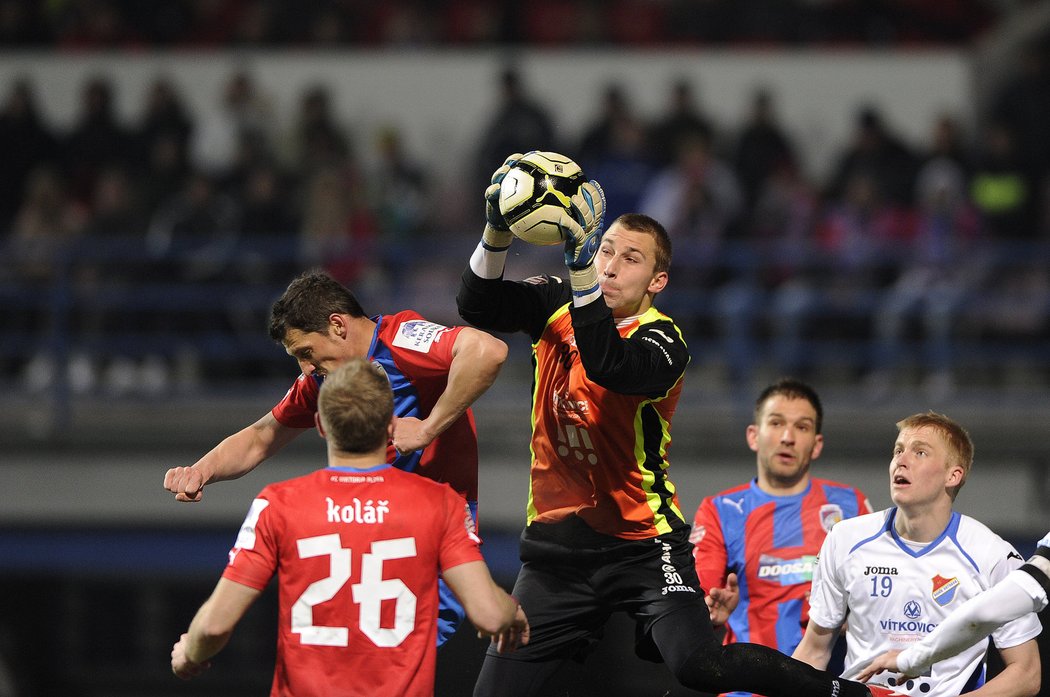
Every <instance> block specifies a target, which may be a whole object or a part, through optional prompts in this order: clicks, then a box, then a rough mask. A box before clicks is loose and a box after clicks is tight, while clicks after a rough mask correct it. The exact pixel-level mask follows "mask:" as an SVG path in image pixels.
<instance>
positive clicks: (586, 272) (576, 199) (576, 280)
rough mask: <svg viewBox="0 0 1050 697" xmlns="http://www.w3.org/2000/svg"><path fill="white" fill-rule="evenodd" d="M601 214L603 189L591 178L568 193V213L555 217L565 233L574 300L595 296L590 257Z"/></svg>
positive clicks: (595, 278)
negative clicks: (570, 195)
mask: <svg viewBox="0 0 1050 697" xmlns="http://www.w3.org/2000/svg"><path fill="white" fill-rule="evenodd" d="M604 218H605V192H604V191H602V187H601V185H600V184H598V182H596V181H595V180H593V179H592V180H590V181H587V182H584V183H583V184H581V185H580V188H579V190H578V191H577V192H576V194H575V195H574V196H573V197H572V215H571V216H570V215H568V214H565V215H563V216H562V219H561V220H560V221H558V227H560V228H561V231H562V235H563V236H564V237H565V266H566V267H568V269H569V282H570V284H571V285H572V291H573V296H574V297H575V299H576V300H577V301H579V302H578V303H577V304H585V303H587V302H590V301H591V300H593V299H595V298H596V297H598V295H599V294H600V291H599V290H598V272H597V270H596V269H595V268H594V257H595V255H596V254H597V253H598V247H599V246H600V245H601V242H602V224H603V222H604Z"/></svg>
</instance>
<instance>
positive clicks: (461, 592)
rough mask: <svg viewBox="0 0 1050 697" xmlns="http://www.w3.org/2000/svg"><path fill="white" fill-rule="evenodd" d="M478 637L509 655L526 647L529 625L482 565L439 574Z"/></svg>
mask: <svg viewBox="0 0 1050 697" xmlns="http://www.w3.org/2000/svg"><path fill="white" fill-rule="evenodd" d="M441 575H442V577H443V578H444V579H445V583H447V584H448V587H449V588H451V589H452V592H453V593H455V594H456V597H457V598H458V599H459V602H461V603H463V609H464V610H466V611H467V617H469V618H470V621H471V622H472V623H473V624H474V627H475V628H476V629H477V630H478V636H479V637H486V636H487V637H491V638H492V640H493V641H494V642H496V650H497V651H499V652H500V653H509V652H511V651H513V650H514V649H516V648H517V647H518V646H519V645H522V644H527V643H529V621H528V619H527V618H526V617H525V612H524V611H523V610H522V609H521V606H520V605H518V602H517V601H516V600H515V599H514V598H512V597H511V596H510V595H508V594H507V592H506V591H504V590H503V589H502V588H500V587H499V586H498V585H496V582H495V581H493V580H492V575H491V574H490V573H489V569H488V567H487V566H485V562H483V561H471V562H467V563H465V564H459V565H458V566H453V567H451V568H449V569H445V570H444V571H443V572H442V574H441Z"/></svg>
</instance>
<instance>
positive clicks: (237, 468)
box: [164, 413, 304, 501]
mask: <svg viewBox="0 0 1050 697" xmlns="http://www.w3.org/2000/svg"><path fill="white" fill-rule="evenodd" d="M303 430H304V429H299V428H289V427H287V426H283V425H282V424H281V423H280V422H278V421H277V419H275V418H274V417H273V414H270V413H267V414H266V416H264V417H263V418H261V419H259V420H258V421H256V422H255V423H254V424H252V425H251V426H248V427H246V428H243V429H241V430H240V431H238V432H237V433H234V434H233V435H230V436H227V437H226V438H224V439H223V440H222V442H220V443H219V444H218V445H216V446H215V447H214V448H212V449H211V450H210V451H208V452H207V453H206V454H205V455H204V456H203V457H202V458H201V459H199V460H198V461H197V462H195V463H194V464H193V465H192V466H190V467H173V468H171V469H169V470H168V471H167V473H165V475H164V488H165V489H167V490H168V491H170V492H171V493H173V494H175V499H176V500H177V501H200V500H201V497H202V492H203V488H204V486H205V485H206V484H210V483H211V482H220V481H225V480H228V479H237V478H238V477H242V476H244V475H245V474H247V473H248V472H251V471H252V470H253V469H255V468H256V467H257V466H258V465H259V463H261V462H262V461H263V460H265V459H266V458H268V457H270V455H272V454H273V453H275V452H277V451H278V450H280V449H281V448H282V447H284V446H285V445H286V444H287V443H288V442H289V441H291V440H292V439H293V438H295V437H296V436H297V435H299V433H301V432H302V431H303Z"/></svg>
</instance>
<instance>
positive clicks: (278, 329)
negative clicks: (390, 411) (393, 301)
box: [270, 270, 365, 343]
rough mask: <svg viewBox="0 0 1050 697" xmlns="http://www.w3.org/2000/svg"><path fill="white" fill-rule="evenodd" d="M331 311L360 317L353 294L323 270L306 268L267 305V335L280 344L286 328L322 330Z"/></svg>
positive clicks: (282, 341)
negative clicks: (270, 305) (268, 321)
mask: <svg viewBox="0 0 1050 697" xmlns="http://www.w3.org/2000/svg"><path fill="white" fill-rule="evenodd" d="M333 314H342V315H350V316H351V317H364V316H365V311H364V310H363V309H362V308H361V303H359V302H358V301H357V298H356V297H354V294H353V293H351V292H350V290H349V289H348V288H347V287H346V286H344V285H343V284H342V283H340V282H339V281H337V280H335V279H334V278H332V277H331V276H329V275H328V274H326V273H325V272H323V271H316V270H313V271H307V272H306V273H303V274H301V275H299V276H298V277H297V278H296V279H295V280H293V281H292V282H291V283H289V284H288V288H286V289H285V291H284V293H282V294H281V297H279V298H277V300H276V301H275V302H274V304H273V307H272V308H270V338H271V339H273V340H274V341H276V342H277V343H284V339H285V336H286V335H287V334H288V330H290V329H298V330H299V331H301V332H304V333H310V332H323V331H325V328H326V327H328V318H329V317H331V316H332V315H333Z"/></svg>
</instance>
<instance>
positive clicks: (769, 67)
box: [0, 49, 974, 181]
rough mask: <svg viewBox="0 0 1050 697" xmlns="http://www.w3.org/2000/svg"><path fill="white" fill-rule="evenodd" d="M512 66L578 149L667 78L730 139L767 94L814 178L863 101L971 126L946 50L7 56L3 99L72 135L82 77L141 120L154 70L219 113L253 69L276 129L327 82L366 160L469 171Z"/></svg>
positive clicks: (0, 67)
mask: <svg viewBox="0 0 1050 697" xmlns="http://www.w3.org/2000/svg"><path fill="white" fill-rule="evenodd" d="M511 63H513V64H514V65H516V66H517V67H518V68H519V69H520V71H521V73H522V75H523V77H524V78H525V84H526V86H527V88H528V90H529V91H530V92H531V93H532V94H533V95H534V96H535V97H536V98H537V99H538V101H539V102H540V103H542V104H544V105H545V106H547V107H548V108H549V110H550V113H551V115H552V117H553V118H554V120H555V124H556V126H557V127H558V129H559V130H560V132H561V133H562V134H563V135H564V137H565V138H568V139H569V140H570V141H571V140H572V139H574V138H576V137H578V136H579V135H580V133H581V132H582V130H583V129H584V128H585V127H586V126H587V125H588V124H590V123H591V122H592V120H593V119H594V118H595V117H596V114H597V111H598V108H599V105H600V102H601V97H602V93H603V91H604V89H605V87H606V86H607V85H608V84H610V83H614V82H615V83H617V84H619V85H621V86H622V87H623V88H624V89H625V91H626V93H627V94H628V95H629V97H630V98H631V100H632V102H633V104H634V108H635V109H636V111H637V113H638V115H640V116H642V117H644V118H654V117H656V116H658V115H660V114H661V113H663V112H664V110H665V108H666V106H667V104H668V95H669V91H670V86H671V84H672V83H673V82H674V81H675V80H677V79H678V78H685V79H687V80H688V81H690V82H691V83H692V85H693V86H694V91H695V92H696V94H697V95H698V97H699V102H700V104H701V106H702V108H703V109H704V110H705V111H706V112H707V113H708V114H709V115H710V116H711V117H712V118H713V119H714V120H715V122H716V125H717V126H718V127H719V128H720V130H721V131H722V132H723V133H733V132H734V131H735V130H736V127H737V126H738V124H740V122H741V121H742V119H743V117H744V115H745V114H746V113H747V109H748V105H749V101H750V96H751V93H752V92H753V90H754V89H755V88H756V87H757V86H760V85H763V86H770V87H771V88H772V89H773V91H774V94H775V96H776V100H777V105H778V111H779V113H780V115H781V117H782V120H783V122H784V123H785V125H786V127H787V128H788V131H789V133H790V134H791V136H792V137H793V138H794V139H795V141H796V142H797V143H798V145H799V150H800V152H801V154H802V156H803V158H804V163H805V165H806V167H807V169H808V170H809V174H810V175H812V176H815V177H818V178H819V177H821V176H823V175H824V174H826V172H827V170H828V167H829V163H830V162H831V161H832V158H833V157H834V155H835V153H836V152H837V151H838V150H839V149H840V148H841V147H842V146H843V145H844V144H845V143H846V142H847V140H848V138H849V135H850V130H851V127H852V124H853V119H854V114H855V112H856V110H857V108H858V106H859V105H861V104H863V103H867V102H871V103H875V104H877V105H878V106H879V107H880V109H881V110H882V112H883V114H884V116H885V117H886V120H887V122H888V124H889V126H890V127H891V128H892V129H893V130H894V131H896V132H897V133H899V134H900V135H902V136H903V137H905V138H906V139H908V140H909V141H911V142H913V143H916V144H919V143H923V142H926V139H927V138H928V134H929V133H930V130H931V124H932V122H933V120H934V118H935V117H936V116H937V115H939V114H941V113H944V112H949V113H952V114H954V115H956V116H957V117H958V118H960V119H961V120H962V121H963V123H967V122H969V121H970V120H971V119H972V118H973V114H972V111H973V104H974V97H973V88H974V80H973V76H972V74H971V63H972V61H971V57H970V55H969V54H967V53H964V52H960V51H941V50H922V51H914V52H893V53H884V52H878V51H826V50H823V51H819V52H811V51H714V50H681V51H644V52H638V51H606V50H585V51H536V50H532V51H522V52H515V53H513V54H508V53H507V52H505V51H499V50H492V51H469V52H468V51H413V50H408V49H399V50H396V51H394V50H391V51H367V52H365V51H332V52H316V51H315V52H222V53H191V52H171V53H143V54H134V53H62V54H53V53H47V54H42V53H37V52H32V53H18V52H12V53H5V55H4V57H3V59H2V60H0V91H2V92H3V93H5V94H6V93H7V91H8V90H9V89H10V86H11V84H12V82H13V81H14V80H15V79H17V78H18V77H20V76H28V77H29V78H30V79H31V80H32V81H33V82H34V84H35V85H36V87H37V93H38V96H39V99H40V103H41V107H42V109H43V111H44V114H45V116H46V118H48V120H49V121H50V122H51V123H52V124H53V125H55V126H56V127H58V128H61V129H64V128H68V127H70V126H71V124H72V123H73V120H74V118H75V116H76V114H77V111H78V107H79V100H80V90H81V87H82V86H83V84H84V83H85V81H86V80H87V79H88V78H90V77H92V76H96V75H101V76H106V77H108V78H110V79H111V80H112V81H113V82H114V84H115V86H116V99H117V109H118V113H119V115H120V116H121V117H122V118H123V119H125V120H126V121H127V122H128V123H134V122H135V121H136V120H137V119H138V118H139V117H140V115H141V111H142V105H143V103H144V98H145V95H146V92H147V90H148V88H149V85H150V83H151V82H152V81H153V80H154V79H155V78H157V77H158V76H161V75H165V76H169V77H170V78H171V79H172V80H173V81H174V82H175V84H176V86H177V87H178V89H179V90H180V92H181V93H182V95H183V96H184V98H185V99H186V100H187V102H188V104H189V105H190V108H191V109H192V111H193V113H194V115H196V116H198V117H199V116H201V115H203V114H206V113H207V112H208V111H210V110H213V109H215V108H216V107H217V105H218V104H219V100H220V98H221V95H222V91H223V87H224V84H225V82H226V81H227V80H228V79H229V77H230V76H231V74H232V73H233V72H234V71H236V70H238V69H246V70H248V71H249V72H250V74H251V75H252V76H253V77H254V78H255V80H256V81H257V83H258V84H259V85H260V87H261V88H262V90H263V91H264V93H265V94H267V95H268V96H269V98H270V100H271V101H272V105H273V110H274V117H275V125H276V128H277V130H278V132H279V133H278V135H279V134H280V133H282V132H283V133H286V132H287V130H288V128H289V127H290V125H291V123H292V120H293V117H294V115H295V113H296V109H297V106H298V100H299V98H300V96H301V95H302V93H303V91H304V90H305V89H306V88H307V87H308V86H310V85H314V84H323V85H327V86H328V87H330V88H331V90H332V93H333V96H334V102H335V104H334V106H335V109H336V111H337V114H338V117H339V119H340V122H341V124H342V125H344V126H345V127H347V128H348V129H349V130H350V132H351V133H352V134H353V135H354V136H355V138H356V139H357V143H358V144H359V146H360V147H359V150H360V151H361V153H362V154H363V155H364V154H367V152H368V151H369V150H370V148H369V147H365V146H368V145H370V139H371V136H372V135H373V134H374V133H375V132H376V131H377V130H378V129H379V128H381V127H383V126H387V125H393V126H396V127H397V128H399V129H400V130H401V131H402V133H403V134H404V136H405V137H406V139H407V146H408V148H409V150H410V152H412V153H414V154H415V155H416V156H417V157H418V158H419V159H421V160H422V161H423V162H425V163H427V164H430V165H432V166H433V165H435V163H440V162H445V163H458V164H459V166H460V167H463V168H467V167H471V166H472V165H473V162H472V160H471V158H470V157H469V155H473V153H474V152H475V144H476V142H477V137H478V134H479V128H481V127H482V126H483V125H484V124H485V123H486V120H487V118H488V116H489V115H490V114H491V113H492V112H493V110H494V109H495V105H496V102H497V95H498V88H497V75H498V73H499V72H500V71H501V70H502V68H503V67H504V66H506V65H508V64H511ZM453 174H456V173H454V172H447V171H443V172H442V177H441V178H442V179H443V180H444V181H449V180H450V179H451V180H453V181H454V179H453V178H451V177H449V176H448V175H453Z"/></svg>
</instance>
